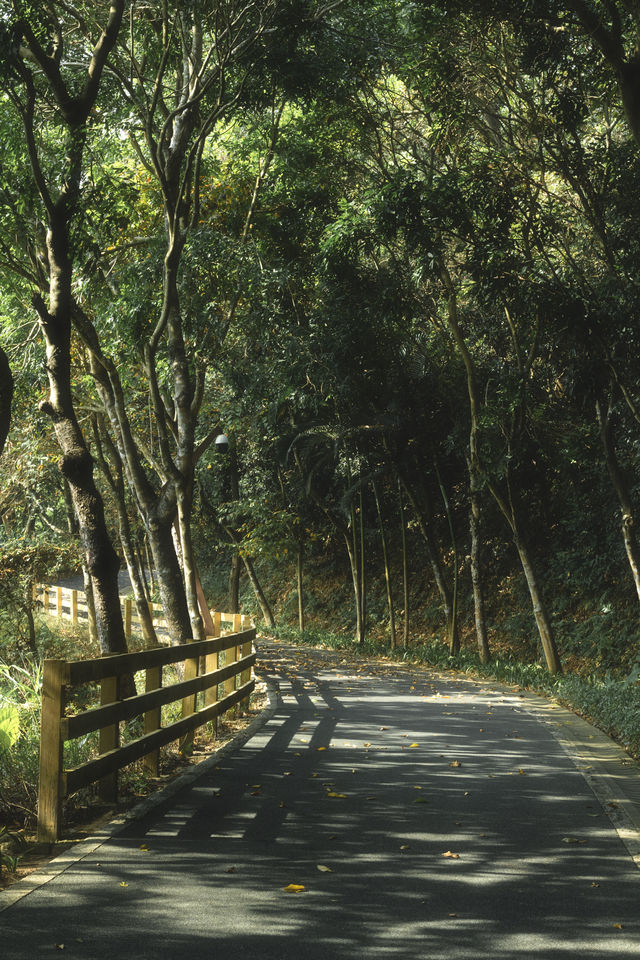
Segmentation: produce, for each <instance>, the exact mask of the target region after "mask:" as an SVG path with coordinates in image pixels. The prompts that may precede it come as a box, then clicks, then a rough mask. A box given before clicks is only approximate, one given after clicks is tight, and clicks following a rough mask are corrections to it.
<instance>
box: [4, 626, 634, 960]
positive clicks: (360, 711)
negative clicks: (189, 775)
mask: <svg viewBox="0 0 640 960" xmlns="http://www.w3.org/2000/svg"><path fill="white" fill-rule="evenodd" d="M261 658H262V668H263V672H264V673H266V674H267V675H268V676H269V677H270V678H271V679H272V681H274V682H275V683H277V685H278V687H279V691H280V696H279V699H278V702H277V705H276V707H275V711H273V713H272V715H271V717H270V719H269V720H268V721H267V722H266V723H265V724H264V725H263V726H262V728H261V729H260V730H259V731H258V732H257V733H256V734H255V735H254V736H253V737H252V738H251V739H250V740H249V741H248V742H246V743H245V744H244V745H243V746H241V747H240V748H239V749H237V750H236V751H235V752H233V753H230V754H228V755H226V756H225V757H223V758H221V759H220V760H219V762H217V763H215V762H214V763H210V764H209V765H208V767H206V766H205V767H204V768H203V771H204V772H203V773H202V775H201V776H199V778H198V779H196V780H194V781H193V782H192V783H191V784H190V785H189V786H187V787H186V788H184V789H183V790H181V791H180V792H179V793H177V794H176V795H175V796H173V797H170V798H166V799H165V800H164V801H163V802H161V803H160V804H159V805H157V806H156V807H155V809H154V810H152V811H151V812H149V813H147V814H146V815H145V816H142V817H139V818H138V819H136V820H133V821H131V822H129V823H128V824H126V825H125V826H124V828H122V829H120V832H119V833H117V834H116V835H114V836H112V837H111V838H109V839H107V840H105V841H104V842H103V843H101V844H100V845H98V846H95V845H94V848H92V849H91V850H90V851H89V852H85V853H84V856H82V857H81V858H80V859H77V860H75V861H73V862H71V861H70V862H69V864H68V865H67V867H66V869H65V870H64V871H63V872H61V873H59V874H58V875H57V876H55V877H53V878H52V879H50V880H49V882H47V883H45V884H43V885H42V886H40V887H39V888H38V889H35V890H34V891H33V892H31V893H29V894H28V895H27V896H24V897H23V898H22V899H20V900H18V901H17V902H15V903H13V904H12V905H11V906H8V907H7V908H6V909H4V910H2V912H0V943H1V944H2V947H1V950H2V956H3V957H4V958H6V960H22V958H25V960H26V958H28V960H34V958H38V960H40V958H46V957H54V956H59V955H60V953H61V952H63V953H64V955H67V956H69V957H78V958H82V960H107V958H108V960H113V958H140V960H146V958H149V960H151V958H153V960H164V958H176V960H177V958H183V957H185V958H190V960H191V958H193V960H205V958H206V960H218V958H220V960H253V958H256V960H258V958H260V960H347V958H348V960H355V958H373V960H376V958H380V960H383V958H385V960H386V958H407V960H408V958H412V960H414V958H425V960H426V958H429V960H440V958H442V960H444V958H446V960H481V958H492V960H501V958H505V960H506V958H509V960H511V958H532V960H533V958H536V960H547V958H558V960H569V958H578V957H580V958H581V960H585V958H594V960H595V958H598V960H606V958H609V957H611V958H614V957H615V958H619V957H624V956H633V957H636V958H637V957H638V956H640V871H639V870H638V864H640V857H639V858H638V863H635V862H634V853H635V852H636V851H640V845H638V832H637V829H636V828H637V826H638V825H639V824H640V816H639V814H638V812H639V811H640V802H638V801H640V787H639V784H640V778H639V776H638V772H637V768H635V767H632V766H630V765H629V764H627V763H626V762H625V760H624V757H623V755H622V754H621V753H620V751H618V750H617V748H615V747H614V746H613V745H612V744H611V743H610V741H608V740H607V739H606V738H604V737H603V736H602V735H601V734H599V733H597V732H595V731H592V730H591V728H590V727H588V726H587V725H586V724H583V722H582V721H577V719H576V718H573V715H571V714H568V713H567V712H566V711H564V710H562V709H561V708H556V707H553V706H552V705H549V704H547V703H546V702H545V701H541V700H538V698H535V697H532V696H530V695H522V694H521V692H519V691H517V690H515V691H514V690H512V689H511V688H509V687H502V688H496V687H491V686H488V685H486V684H482V683H479V682H475V681H471V680H464V679H457V678H455V677H453V676H450V675H446V674H444V675H441V674H437V673H433V672H430V671H427V670H422V669H418V668H412V667H405V666H398V665H391V664H382V665H376V664H374V663H360V664H358V663H357V662H354V661H348V662H347V661H345V660H344V658H343V656H342V655H340V654H334V653H327V652H324V651H317V650H310V649H296V648H294V647H290V646H286V645H284V644H266V645H263V647H262V649H261ZM574 724H577V727H576V729H575V731H574V732H571V731H573V730H574V727H573V726H572V725H574ZM589 731H591V732H589ZM567 751H568V752H567ZM594 790H595V791H596V792H595V793H594ZM611 817H613V820H614V822H612V819H611ZM79 853H80V854H81V853H82V851H79ZM72 859H73V858H72ZM289 885H296V886H298V887H303V888H304V889H302V890H299V891H298V892H288V891H287V890H286V888H287V887H288V886H289ZM16 886H19V885H16ZM1 907H2V904H1V903H0V908H1Z"/></svg>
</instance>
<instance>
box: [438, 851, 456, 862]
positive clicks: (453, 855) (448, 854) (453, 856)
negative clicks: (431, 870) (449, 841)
mask: <svg viewBox="0 0 640 960" xmlns="http://www.w3.org/2000/svg"><path fill="white" fill-rule="evenodd" d="M442 856H443V857H446V858H447V859H449V860H459V859H460V854H459V853H452V852H451V850H447V851H446V853H443V854H442Z"/></svg>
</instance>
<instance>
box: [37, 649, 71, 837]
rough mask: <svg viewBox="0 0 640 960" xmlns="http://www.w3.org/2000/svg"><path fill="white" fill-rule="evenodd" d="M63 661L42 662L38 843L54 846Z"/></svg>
mask: <svg viewBox="0 0 640 960" xmlns="http://www.w3.org/2000/svg"><path fill="white" fill-rule="evenodd" d="M65 668H66V661H65V660H45V661H44V669H43V675H42V720H41V730H40V780H39V785H38V840H39V842H40V843H55V842H56V840H57V839H58V833H59V830H60V821H61V812H62V784H61V780H62V748H63V742H62V735H61V732H60V720H61V718H62V714H63V711H64V697H65V689H64V681H65Z"/></svg>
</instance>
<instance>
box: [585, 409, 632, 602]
mask: <svg viewBox="0 0 640 960" xmlns="http://www.w3.org/2000/svg"><path fill="white" fill-rule="evenodd" d="M611 413H612V407H611V402H610V403H609V406H608V409H607V410H606V412H605V411H604V410H603V408H602V404H601V402H600V401H599V400H598V401H597V402H596V414H597V417H598V426H599V428H600V438H601V440H602V446H603V448H604V454H605V459H606V461H607V469H608V471H609V476H610V477H611V483H612V484H613V488H614V490H615V491H616V496H617V497H618V503H619V504H620V514H621V516H620V527H621V530H622V538H623V540H624V546H625V550H626V552H627V559H628V561H629V566H630V568H631V575H632V576H633V582H634V584H635V588H636V594H637V596H638V599H640V549H639V548H638V539H637V537H636V528H635V511H634V509H633V502H632V499H631V493H630V491H629V487H628V484H627V482H626V480H625V477H624V474H623V472H622V470H621V468H620V464H619V462H618V457H617V455H616V449H615V445H614V442H613V438H612V436H611Z"/></svg>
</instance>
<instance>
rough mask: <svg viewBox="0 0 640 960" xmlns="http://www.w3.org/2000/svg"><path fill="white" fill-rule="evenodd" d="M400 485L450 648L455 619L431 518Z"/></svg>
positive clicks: (406, 487) (454, 630)
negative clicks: (414, 522) (420, 540)
mask: <svg viewBox="0 0 640 960" xmlns="http://www.w3.org/2000/svg"><path fill="white" fill-rule="evenodd" d="M402 485H403V487H404V489H405V493H406V494H407V498H408V500H409V503H410V504H411V506H412V507H413V512H414V513H415V516H416V520H417V521H418V529H419V530H420V533H421V534H422V536H423V539H424V542H425V545H426V548H427V556H428V557H429V562H430V564H431V569H432V571H433V578H434V580H435V582H436V586H437V588H438V593H439V594H440V600H441V603H442V607H443V610H444V615H445V623H446V642H447V644H448V646H449V648H451V645H452V643H453V641H454V637H455V632H456V630H457V624H456V618H455V617H454V615H453V603H452V598H451V591H450V590H449V585H448V584H447V581H446V579H445V575H444V570H443V569H442V563H441V561H440V555H439V552H438V547H437V545H436V542H435V538H434V536H433V532H432V529H431V516H430V511H428V515H425V512H424V511H423V510H422V509H421V507H420V506H419V504H418V502H417V500H416V498H415V496H414V495H413V493H412V491H411V489H410V488H409V486H408V484H407V483H406V482H405V481H404V479H403V481H402Z"/></svg>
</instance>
